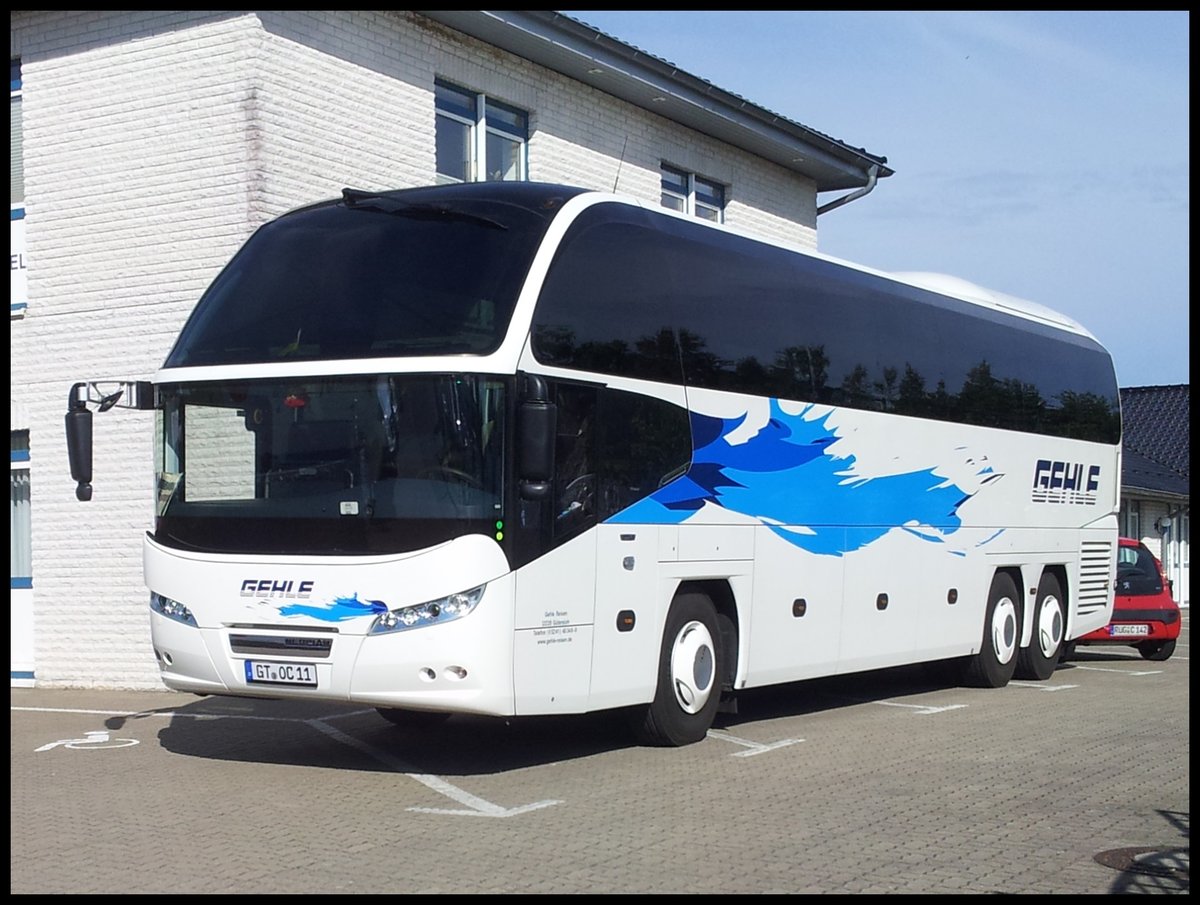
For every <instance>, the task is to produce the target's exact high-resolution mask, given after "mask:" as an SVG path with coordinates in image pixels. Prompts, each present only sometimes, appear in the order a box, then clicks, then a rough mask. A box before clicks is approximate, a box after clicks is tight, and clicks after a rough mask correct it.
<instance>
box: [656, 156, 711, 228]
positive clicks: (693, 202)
mask: <svg viewBox="0 0 1200 905" xmlns="http://www.w3.org/2000/svg"><path fill="white" fill-rule="evenodd" d="M662 205H663V207H669V208H670V209H671V210H674V211H679V212H680V213H683V214H691V215H692V216H695V217H699V218H701V219H702V220H711V221H712V222H713V223H724V222H725V186H723V185H721V184H720V183H719V182H714V181H713V180H711V179H704V178H703V177H701V176H697V175H696V174H695V173H688V172H685V171H684V170H677V169H675V167H669V166H667V165H666V164H663V168H662Z"/></svg>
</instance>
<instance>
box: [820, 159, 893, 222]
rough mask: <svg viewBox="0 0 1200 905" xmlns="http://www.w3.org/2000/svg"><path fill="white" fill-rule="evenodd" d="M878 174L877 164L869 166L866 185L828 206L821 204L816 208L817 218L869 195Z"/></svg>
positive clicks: (836, 199)
mask: <svg viewBox="0 0 1200 905" xmlns="http://www.w3.org/2000/svg"><path fill="white" fill-rule="evenodd" d="M878 174H879V164H877V163H873V164H871V166H870V168H868V170H867V184H866V185H864V186H863V187H862V188H861V189H856V190H855V191H853V192H851V193H850V194H849V195H843V196H842V197H841V198H835V199H834V200H833V201H830V202H829V203H828V204H822V205H821V206H820V207H818V208H817V216H818V217H819V216H821V214H824V213H828V212H829V211H831V210H833V209H834V208H838V207H841V206H842V205H843V204H849V203H850V202H851V201H857V200H858V199H859V198H861V197H862V196H863V195H866V194H869V193H870V191H871V190H872V189H873V188H875V182H876V176H877V175H878Z"/></svg>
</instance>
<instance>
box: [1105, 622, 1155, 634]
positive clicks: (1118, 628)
mask: <svg viewBox="0 0 1200 905" xmlns="http://www.w3.org/2000/svg"><path fill="white" fill-rule="evenodd" d="M1108 633H1109V635H1112V636H1114V637H1118V636H1120V637H1124V636H1125V635H1149V634H1150V626H1148V625H1138V624H1136V623H1134V624H1130V625H1110V626H1109V627H1108Z"/></svg>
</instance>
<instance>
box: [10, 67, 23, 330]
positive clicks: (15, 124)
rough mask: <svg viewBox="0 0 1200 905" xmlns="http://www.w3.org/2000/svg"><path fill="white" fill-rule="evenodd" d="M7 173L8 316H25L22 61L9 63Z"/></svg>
mask: <svg viewBox="0 0 1200 905" xmlns="http://www.w3.org/2000/svg"><path fill="white" fill-rule="evenodd" d="M9 75H10V87H9V98H10V100H9V107H8V111H9V139H10V143H9V164H10V166H11V170H10V173H9V185H10V195H9V201H10V210H11V213H10V214H9V222H10V224H11V229H10V234H11V246H12V296H11V301H10V308H9V312H10V314H9V316H10V317H22V316H23V315H24V314H25V305H26V302H27V295H28V294H27V292H26V283H25V161H24V159H23V157H22V154H21V135H22V130H21V61H20V60H10V61H9Z"/></svg>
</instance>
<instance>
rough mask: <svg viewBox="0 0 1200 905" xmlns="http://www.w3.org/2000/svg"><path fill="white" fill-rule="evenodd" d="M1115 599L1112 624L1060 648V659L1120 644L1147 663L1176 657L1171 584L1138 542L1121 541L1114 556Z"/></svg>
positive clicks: (1175, 612) (1176, 623)
mask: <svg viewBox="0 0 1200 905" xmlns="http://www.w3.org/2000/svg"><path fill="white" fill-rule="evenodd" d="M1116 591H1117V596H1116V599H1115V600H1114V601H1113V614H1112V621H1111V622H1109V623H1108V625H1106V626H1105V627H1104V628H1101V629H1097V630H1096V631H1094V632H1089V633H1088V634H1086V635H1084V636H1083V637H1081V638H1078V639H1076V640H1075V641H1071V642H1068V643H1067V644H1066V645H1064V648H1063V659H1066V658H1067V657H1069V656H1070V655H1071V654H1073V653H1074V652H1075V646H1076V645H1079V646H1081V647H1082V646H1086V645H1091V644H1110V645H1111V644H1123V645H1126V646H1129V647H1134V648H1137V652H1138V653H1139V654H1141V655H1142V656H1143V657H1145V658H1146V659H1147V660H1166V659H1167V658H1168V657H1170V656H1171V654H1173V653H1175V639H1176V638H1178V637H1179V628H1180V616H1179V604H1177V603H1176V602H1175V601H1174V599H1172V597H1171V582H1170V581H1168V580H1167V576H1166V573H1165V572H1163V568H1162V563H1160V562H1159V561H1158V559H1157V558H1156V557H1155V556H1154V554H1153V553H1151V552H1150V551H1149V549H1147V547H1146V545H1145V544H1143V543H1142V542H1141V541H1136V540H1131V539H1130V538H1128V537H1122V538H1121V539H1120V547H1119V550H1118V554H1117V584H1116Z"/></svg>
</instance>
